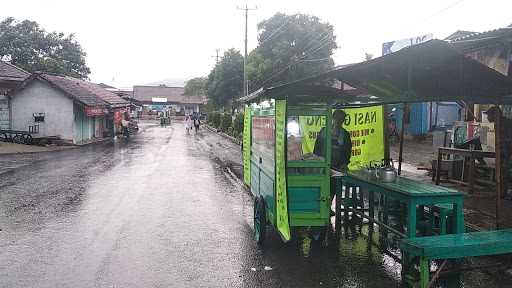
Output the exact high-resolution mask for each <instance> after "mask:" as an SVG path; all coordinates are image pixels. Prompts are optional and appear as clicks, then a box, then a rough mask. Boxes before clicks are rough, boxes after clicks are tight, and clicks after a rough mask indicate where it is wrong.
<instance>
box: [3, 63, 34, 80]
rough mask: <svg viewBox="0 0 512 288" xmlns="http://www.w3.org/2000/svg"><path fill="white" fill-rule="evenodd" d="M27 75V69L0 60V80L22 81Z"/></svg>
mask: <svg viewBox="0 0 512 288" xmlns="http://www.w3.org/2000/svg"><path fill="white" fill-rule="evenodd" d="M28 76H30V73H28V72H27V71H25V70H23V69H21V68H19V67H16V66H14V65H12V64H11V63H8V62H5V61H1V60H0V80H6V81H23V80H25V79H26V78H27V77H28Z"/></svg>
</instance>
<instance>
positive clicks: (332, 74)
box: [240, 40, 512, 105]
mask: <svg viewBox="0 0 512 288" xmlns="http://www.w3.org/2000/svg"><path fill="white" fill-rule="evenodd" d="M333 80H338V81H341V82H342V83H346V84H348V85H350V86H351V87H353V88H355V89H348V90H347V89H342V88H335V87H334V86H333V85H332V83H333ZM322 83H323V84H322ZM325 83H329V84H325ZM337 86H341V87H344V85H343V84H341V85H337ZM270 98H272V99H284V98H286V99H289V100H292V101H297V102H301V103H311V102H316V103H319V102H324V103H325V102H327V103H343V104H347V105H375V104H392V103H407V102H430V101H464V102H469V103H480V104H512V78H511V77H508V76H505V75H503V74H501V73H499V72H497V71H495V70H493V69H491V68H489V67H487V66H485V65H483V64H481V63H479V62H477V61H475V60H473V59H469V58H467V57H465V56H464V55H463V54H461V53H460V52H458V51H456V50H455V49H454V48H453V47H452V46H451V45H450V44H449V43H447V42H445V41H441V40H431V41H428V42H425V43H423V44H418V45H415V46H411V47H408V48H405V49H402V50H400V51H398V52H395V53H392V54H388V55H385V56H382V57H378V58H375V59H372V60H369V61H365V62H362V63H358V64H354V65H348V66H344V67H341V68H337V69H334V70H331V71H328V72H326V73H323V74H320V75H317V76H314V77H311V78H306V79H302V80H299V81H295V82H291V83H288V84H284V85H280V86H276V87H270V88H261V89H259V90H258V91H256V92H254V93H252V94H250V95H248V96H246V97H244V98H241V99H240V100H241V101H242V102H257V101H260V100H262V99H270Z"/></svg>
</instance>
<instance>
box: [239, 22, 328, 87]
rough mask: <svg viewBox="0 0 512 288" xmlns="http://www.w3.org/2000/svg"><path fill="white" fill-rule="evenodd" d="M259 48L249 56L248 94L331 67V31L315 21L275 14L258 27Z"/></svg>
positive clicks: (326, 24) (323, 24) (324, 24)
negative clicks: (263, 87)
mask: <svg viewBox="0 0 512 288" xmlns="http://www.w3.org/2000/svg"><path fill="white" fill-rule="evenodd" d="M258 31H259V36H258V46H257V47H256V49H254V50H253V51H252V52H251V53H250V55H249V56H248V59H247V62H248V67H247V73H248V78H249V91H254V90H256V89H258V88H260V87H262V86H273V85H277V84H283V83H287V82H291V81H293V80H298V79H301V78H305V77H308V76H311V75H314V74H318V73H320V72H324V71H326V70H328V69H330V68H332V67H333V66H334V61H333V60H332V58H331V56H332V54H333V50H334V49H336V48H337V47H338V46H337V44H336V36H334V28H333V26H332V25H330V24H329V23H323V22H321V21H320V19H319V18H318V17H315V16H310V15H305V14H295V15H285V14H282V13H277V14H275V15H274V16H272V17H271V18H270V19H268V20H264V21H262V22H260V23H259V24H258Z"/></svg>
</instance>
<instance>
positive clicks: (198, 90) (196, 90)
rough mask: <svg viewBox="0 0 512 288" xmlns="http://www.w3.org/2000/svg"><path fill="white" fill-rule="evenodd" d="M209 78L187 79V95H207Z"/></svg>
mask: <svg viewBox="0 0 512 288" xmlns="http://www.w3.org/2000/svg"><path fill="white" fill-rule="evenodd" d="M207 84H208V78H206V77H196V78H192V79H190V80H188V81H187V83H186V84H185V95H187V96H204V95H206V85H207Z"/></svg>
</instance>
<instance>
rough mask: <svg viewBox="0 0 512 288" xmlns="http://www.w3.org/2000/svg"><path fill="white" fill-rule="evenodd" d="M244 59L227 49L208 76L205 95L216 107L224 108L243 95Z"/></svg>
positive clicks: (237, 52) (238, 53)
mask: <svg viewBox="0 0 512 288" xmlns="http://www.w3.org/2000/svg"><path fill="white" fill-rule="evenodd" d="M243 63H244V58H243V56H242V54H240V52H239V51H237V50H235V49H229V50H228V51H226V52H225V53H224V55H223V56H222V59H221V60H220V61H219V63H217V65H215V68H214V69H213V70H212V71H211V72H210V75H208V85H207V95H208V98H209V100H210V101H211V102H212V103H213V104H214V105H215V106H216V107H224V106H226V105H227V104H229V103H232V102H233V100H234V99H237V98H239V97H241V96H242V93H243V71H244V65H243Z"/></svg>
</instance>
